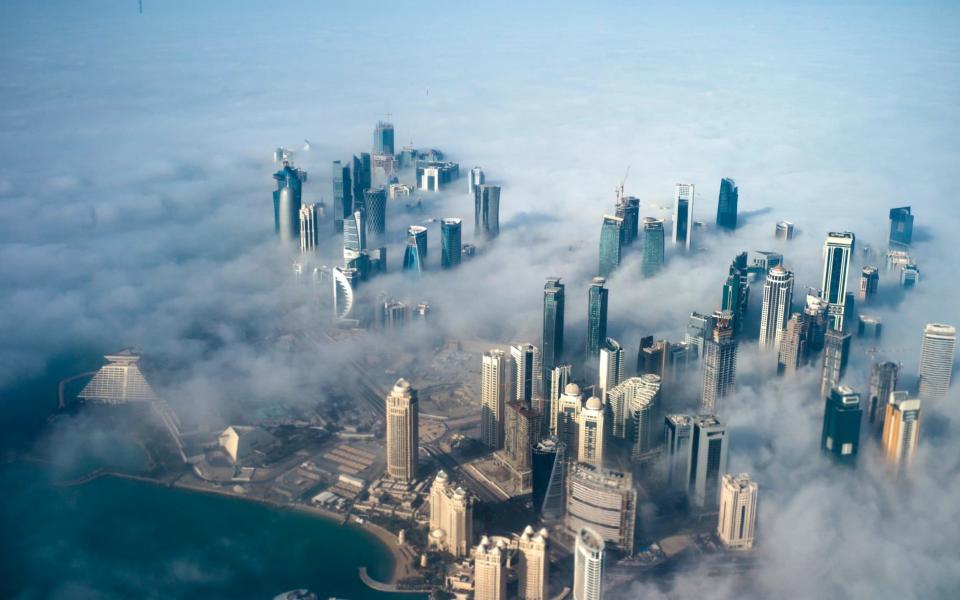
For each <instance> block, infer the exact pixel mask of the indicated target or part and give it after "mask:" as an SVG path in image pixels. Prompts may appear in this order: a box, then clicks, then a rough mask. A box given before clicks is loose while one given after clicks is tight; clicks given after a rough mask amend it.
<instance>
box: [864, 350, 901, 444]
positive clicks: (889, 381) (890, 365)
mask: <svg viewBox="0 0 960 600" xmlns="http://www.w3.org/2000/svg"><path fill="white" fill-rule="evenodd" d="M899 378H900V365H899V364H898V363H895V362H890V361H888V360H887V361H881V362H873V363H872V364H871V365H870V385H869V387H868V394H869V395H868V397H867V398H868V400H867V409H866V410H867V425H869V427H870V429H871V431H872V432H873V434H874V435H879V434H880V433H881V432H882V431H883V420H884V415H886V412H887V402H889V400H890V394H892V393H893V391H894V390H895V389H897V381H898V380H899Z"/></svg>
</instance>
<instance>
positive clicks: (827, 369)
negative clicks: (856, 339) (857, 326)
mask: <svg viewBox="0 0 960 600" xmlns="http://www.w3.org/2000/svg"><path fill="white" fill-rule="evenodd" d="M848 360H850V334H849V333H843V332H842V331H836V330H830V331H828V332H827V333H826V334H825V335H824V336H823V372H822V374H821V378H820V396H821V397H823V398H826V397H827V396H829V395H830V390H831V389H833V388H834V387H836V386H838V385H840V380H841V379H843V375H844V374H845V373H846V372H847V361H848Z"/></svg>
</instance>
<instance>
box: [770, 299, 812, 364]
mask: <svg viewBox="0 0 960 600" xmlns="http://www.w3.org/2000/svg"><path fill="white" fill-rule="evenodd" d="M805 317H806V315H804V314H801V313H793V315H792V316H791V317H790V319H789V320H788V321H787V326H786V327H785V328H784V330H783V335H782V337H781V339H780V349H779V350H778V352H777V374H778V375H793V374H794V373H796V372H797V370H798V369H799V368H800V367H801V366H802V365H803V364H805V363H806V362H807V359H808V357H809V353H810V349H809V348H810V340H809V336H810V323H809V319H807V318H805Z"/></svg>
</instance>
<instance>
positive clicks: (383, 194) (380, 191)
mask: <svg viewBox="0 0 960 600" xmlns="http://www.w3.org/2000/svg"><path fill="white" fill-rule="evenodd" d="M363 206H364V209H365V210H366V213H367V229H368V230H369V232H370V233H371V234H373V235H381V234H383V233H386V231H387V190H386V189H385V188H383V187H382V186H381V187H379V188H377V189H375V190H366V191H364V192H363Z"/></svg>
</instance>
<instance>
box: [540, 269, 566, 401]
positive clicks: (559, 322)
mask: <svg viewBox="0 0 960 600" xmlns="http://www.w3.org/2000/svg"><path fill="white" fill-rule="evenodd" d="M564 299H565V293H564V285H563V283H561V282H560V278H559V277H548V278H547V282H546V283H545V284H544V286H543V343H542V345H541V348H542V351H541V356H542V358H543V372H544V387H545V388H546V384H548V383H550V379H549V378H550V376H551V373H552V371H553V369H554V368H555V367H556V366H557V365H559V364H560V360H561V358H562V357H563V311H564ZM568 377H569V373H568ZM562 385H566V382H564V383H563V384H562ZM548 391H549V392H550V399H551V400H553V399H554V398H555V397H556V396H559V395H560V392H561V391H563V387H562V386H561V387H559V388H555V387H552V386H551V387H550V388H548Z"/></svg>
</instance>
